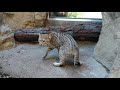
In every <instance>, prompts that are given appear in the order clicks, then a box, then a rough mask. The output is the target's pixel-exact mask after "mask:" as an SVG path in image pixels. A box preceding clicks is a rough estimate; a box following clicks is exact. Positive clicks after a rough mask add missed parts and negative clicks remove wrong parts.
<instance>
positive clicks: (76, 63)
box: [74, 62, 82, 67]
mask: <svg viewBox="0 0 120 90" xmlns="http://www.w3.org/2000/svg"><path fill="white" fill-rule="evenodd" d="M81 65H82V64H81V63H80V62H75V63H74V66H76V67H77V66H81Z"/></svg>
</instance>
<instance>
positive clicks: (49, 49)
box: [43, 48, 52, 59]
mask: <svg viewBox="0 0 120 90" xmlns="http://www.w3.org/2000/svg"><path fill="white" fill-rule="evenodd" d="M51 50H52V48H48V50H47V52H46V54H45V56H44V57H43V58H44V59H45V58H46V57H47V55H48V53H49V52H50V51H51Z"/></svg>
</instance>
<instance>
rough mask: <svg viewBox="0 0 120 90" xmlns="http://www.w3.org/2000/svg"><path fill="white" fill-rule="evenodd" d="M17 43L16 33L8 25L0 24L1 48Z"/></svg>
mask: <svg viewBox="0 0 120 90" xmlns="http://www.w3.org/2000/svg"><path fill="white" fill-rule="evenodd" d="M14 44H15V40H14V33H13V32H12V30H11V28H10V27H9V26H8V25H1V26H0V50H4V49H8V48H10V47H13V46H14Z"/></svg>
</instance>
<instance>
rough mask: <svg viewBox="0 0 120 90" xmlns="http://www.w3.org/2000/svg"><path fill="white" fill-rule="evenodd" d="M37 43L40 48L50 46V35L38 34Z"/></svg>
mask: <svg viewBox="0 0 120 90" xmlns="http://www.w3.org/2000/svg"><path fill="white" fill-rule="evenodd" d="M38 42H39V45H40V46H49V45H50V44H51V34H40V33H39V38H38Z"/></svg>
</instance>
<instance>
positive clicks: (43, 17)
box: [3, 12, 48, 30]
mask: <svg viewBox="0 0 120 90" xmlns="http://www.w3.org/2000/svg"><path fill="white" fill-rule="evenodd" d="M3 15H4V23H5V24H8V25H9V26H10V27H11V28H12V29H13V30H16V29H21V28H34V27H45V26H46V22H47V16H48V13H47V12H4V13H3Z"/></svg>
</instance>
